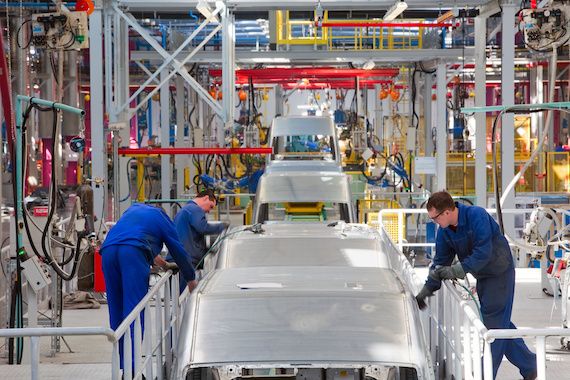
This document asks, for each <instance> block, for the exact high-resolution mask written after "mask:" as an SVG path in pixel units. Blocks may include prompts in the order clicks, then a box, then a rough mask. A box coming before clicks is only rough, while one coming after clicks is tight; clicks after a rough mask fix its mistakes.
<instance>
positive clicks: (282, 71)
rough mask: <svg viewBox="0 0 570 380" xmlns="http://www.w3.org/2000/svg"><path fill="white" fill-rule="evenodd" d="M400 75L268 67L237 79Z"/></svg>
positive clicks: (391, 70)
mask: <svg viewBox="0 0 570 380" xmlns="http://www.w3.org/2000/svg"><path fill="white" fill-rule="evenodd" d="M399 73H400V69H395V68H385V69H373V70H364V69H335V68H330V67H322V68H316V67H304V68H303V67H290V68H278V67H267V68H263V69H250V70H236V77H247V78H249V77H252V78H253V79H260V78H276V79H277V78H282V79H298V78H327V79H332V78H354V77H360V78H367V77H395V76H396V75H398V74H399ZM210 76H212V77H221V76H222V70H219V69H212V70H210Z"/></svg>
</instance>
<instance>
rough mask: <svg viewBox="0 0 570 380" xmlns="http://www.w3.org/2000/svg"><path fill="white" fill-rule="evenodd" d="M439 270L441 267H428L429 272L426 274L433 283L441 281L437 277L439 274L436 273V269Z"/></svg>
mask: <svg viewBox="0 0 570 380" xmlns="http://www.w3.org/2000/svg"><path fill="white" fill-rule="evenodd" d="M438 268H441V267H435V268H434V267H430V269H429V272H428V277H429V278H431V279H432V280H435V281H441V277H439V274H438V273H437V269H438Z"/></svg>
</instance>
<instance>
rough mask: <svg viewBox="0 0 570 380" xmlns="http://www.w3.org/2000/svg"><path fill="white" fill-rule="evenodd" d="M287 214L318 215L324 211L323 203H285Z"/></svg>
mask: <svg viewBox="0 0 570 380" xmlns="http://www.w3.org/2000/svg"><path fill="white" fill-rule="evenodd" d="M284 206H285V212H286V213H287V214H304V215H318V214H320V213H321V212H322V211H323V208H324V207H325V204H324V203H323V202H286V203H284Z"/></svg>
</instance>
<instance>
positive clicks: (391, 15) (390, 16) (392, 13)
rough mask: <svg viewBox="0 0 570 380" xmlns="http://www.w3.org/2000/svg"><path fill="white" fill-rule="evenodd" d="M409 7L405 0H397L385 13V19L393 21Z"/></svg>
mask: <svg viewBox="0 0 570 380" xmlns="http://www.w3.org/2000/svg"><path fill="white" fill-rule="evenodd" d="M407 8H408V4H407V3H406V2H405V1H404V0H401V1H400V0H397V1H396V3H394V5H392V6H391V7H390V9H388V11H387V12H386V14H385V15H384V21H391V20H394V19H395V18H396V17H398V16H399V15H401V14H402V12H403V11H405V10H406V9H407Z"/></svg>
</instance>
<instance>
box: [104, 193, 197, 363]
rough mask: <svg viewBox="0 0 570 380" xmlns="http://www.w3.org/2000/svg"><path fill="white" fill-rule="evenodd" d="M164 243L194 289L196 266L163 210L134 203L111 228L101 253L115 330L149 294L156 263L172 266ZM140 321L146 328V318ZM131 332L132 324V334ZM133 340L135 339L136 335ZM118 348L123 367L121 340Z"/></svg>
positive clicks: (189, 286)
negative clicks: (163, 251) (151, 270)
mask: <svg viewBox="0 0 570 380" xmlns="http://www.w3.org/2000/svg"><path fill="white" fill-rule="evenodd" d="M163 244H166V247H167V248H168V250H169V252H170V254H171V255H172V257H173V258H174V260H175V262H176V264H178V268H179V269H180V272H181V273H182V276H184V279H185V280H186V282H187V286H188V291H189V292H191V291H192V290H193V289H194V288H195V287H196V286H197V284H198V283H197V281H196V280H195V273H194V268H193V267H192V264H191V263H190V262H189V261H188V260H187V259H186V257H187V254H186V251H184V246H183V245H182V244H181V242H180V241H179V239H178V235H177V233H176V229H175V227H174V223H173V222H172V220H171V219H170V217H169V216H168V215H167V214H166V213H165V212H164V211H163V210H162V209H160V208H157V207H153V206H148V205H144V204H141V203H135V204H134V205H132V206H131V207H129V208H128V209H127V211H125V213H124V214H123V215H122V216H121V218H120V219H119V220H118V221H117V223H116V224H115V226H113V228H111V230H110V231H109V234H108V235H107V238H106V239H105V241H104V242H103V245H102V246H101V250H100V252H101V256H102V264H103V275H104V277H105V285H106V288H107V303H108V307H109V321H110V326H111V328H112V329H113V330H115V329H117V327H119V325H120V324H121V322H122V321H123V320H124V319H125V318H126V317H127V316H128V315H129V314H130V312H131V311H132V310H133V309H134V308H135V307H136V305H137V304H138V303H139V302H140V301H141V300H142V299H143V298H144V296H145V295H146V294H147V291H148V280H149V276H150V267H151V265H152V264H153V262H154V263H157V264H160V265H161V266H163V267H164V268H165V269H170V268H172V267H171V266H169V264H168V263H166V261H164V260H163V259H162V258H161V257H160V255H159V254H160V251H161V250H162V245H163ZM143 317H144V315H143ZM141 320H142V326H143V329H144V319H142V318H141ZM132 331H133V329H132V326H131V335H133V333H132ZM131 341H132V342H134V337H133V336H131ZM119 350H120V351H119V354H120V360H121V368H124V367H123V344H122V342H121V343H120V344H119ZM131 352H132V351H131Z"/></svg>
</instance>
